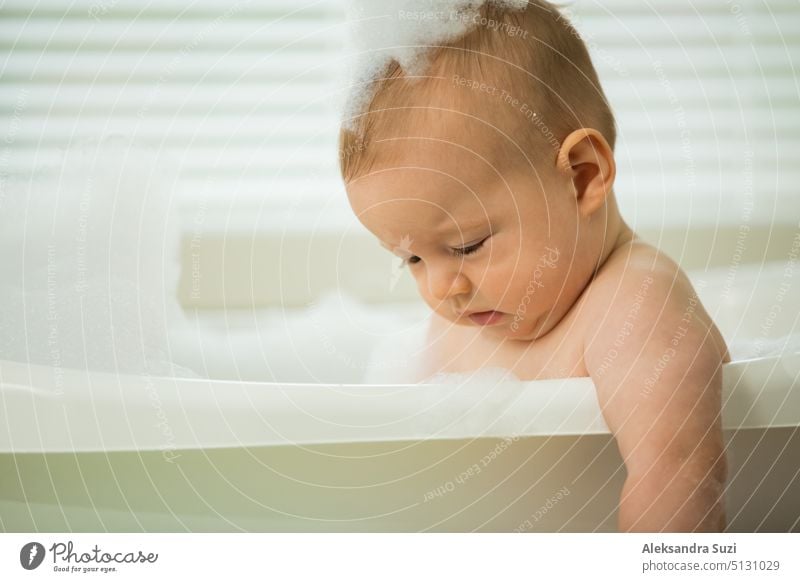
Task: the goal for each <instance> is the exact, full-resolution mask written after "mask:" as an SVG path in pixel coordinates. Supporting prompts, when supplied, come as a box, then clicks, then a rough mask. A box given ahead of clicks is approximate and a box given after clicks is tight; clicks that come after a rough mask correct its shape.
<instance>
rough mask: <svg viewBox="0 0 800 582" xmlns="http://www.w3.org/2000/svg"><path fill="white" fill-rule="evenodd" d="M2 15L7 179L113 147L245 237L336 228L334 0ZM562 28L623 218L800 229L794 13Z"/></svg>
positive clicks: (589, 18)
mask: <svg viewBox="0 0 800 582" xmlns="http://www.w3.org/2000/svg"><path fill="white" fill-rule="evenodd" d="M1 1H2V0H0V2H1ZM0 6H1V8H0V15H1V16H0V51H2V55H0V111H2V112H3V114H4V117H7V116H10V118H11V123H10V124H9V125H8V130H7V131H6V135H7V136H8V135H12V137H13V139H12V140H11V145H10V146H9V145H8V144H5V145H6V146H7V147H5V148H4V150H3V157H2V158H0V165H2V167H1V168H0V170H2V171H3V172H10V173H14V172H19V173H23V172H27V171H29V170H30V169H31V168H33V167H36V166H38V165H41V164H43V163H45V164H46V163H49V162H53V161H55V160H57V159H58V156H59V151H60V150H61V149H63V148H67V147H70V146H72V145H74V144H76V143H80V141H81V140H84V139H87V138H96V137H99V136H101V135H107V134H121V135H124V136H128V137H130V138H133V139H134V140H135V141H138V142H140V143H145V144H147V145H148V147H151V148H153V149H155V150H157V151H159V152H162V153H163V154H164V155H165V156H167V155H168V156H171V157H172V158H174V159H175V160H176V163H177V164H179V165H180V167H181V168H182V169H183V176H184V181H183V182H182V184H181V185H180V186H179V188H180V190H181V192H180V193H181V194H182V198H183V200H184V201H185V202H186V203H187V204H188V206H187V209H192V208H193V206H196V205H197V204H198V203H201V204H202V207H203V208H212V207H216V208H221V209H233V210H237V211H238V212H237V214H238V215H239V216H241V217H243V220H244V221H245V224H247V222H248V221H251V222H254V218H253V216H255V215H256V214H258V212H256V213H254V210H255V209H259V211H261V210H263V208H262V207H264V205H266V207H267V208H268V210H269V212H272V213H273V214H274V215H275V216H277V215H279V214H280V212H283V211H285V210H286V209H287V208H288V209H289V210H290V211H291V212H292V213H294V214H295V215H296V216H299V217H302V216H303V212H301V209H302V208H303V207H312V208H319V207H324V208H325V209H326V210H325V220H327V219H328V218H330V216H333V215H334V214H337V213H339V214H338V215H339V216H344V214H346V211H347V209H346V202H345V200H344V196H343V194H342V190H341V185H340V183H339V181H338V173H337V172H336V168H335V165H336V149H335V142H336V126H337V123H338V111H337V108H336V106H335V103H337V101H338V98H339V95H338V93H337V91H338V89H339V85H338V84H337V83H336V78H337V77H340V76H341V75H342V74H343V63H342V61H341V59H342V57H343V52H344V51H343V46H344V37H345V34H346V30H345V22H344V9H343V6H342V2H341V1H340V0H322V1H317V2H312V1H308V0H296V1H291V0H251V1H249V2H232V1H225V0H195V1H194V2H192V1H177V0H160V1H151V2H146V1H141V0H41V1H39V2H31V1H30V0H6V1H5V2H2V3H0ZM568 12H569V14H570V15H572V16H573V19H574V21H575V24H576V26H577V28H578V29H579V30H580V31H581V32H582V33H583V34H584V36H585V38H586V40H587V43H588V45H589V47H590V50H591V51H592V53H593V55H594V59H595V63H596V65H597V67H598V69H599V72H600V76H601V80H602V83H603V85H604V87H605V90H606V92H607V95H608V97H609V100H610V101H611V104H612V106H613V108H614V111H615V113H616V115H617V119H618V125H619V142H618V149H617V153H618V162H619V177H618V187H617V194H618V197H619V199H620V203H621V205H622V209H623V211H624V213H625V215H626V217H627V218H628V219H630V220H631V221H633V222H634V223H637V224H648V225H653V224H660V223H661V222H662V221H665V222H667V223H671V224H685V223H686V220H687V218H688V217H689V216H690V215H691V216H693V220H695V219H698V220H701V221H706V222H708V221H711V222H714V221H721V222H727V223H733V222H737V221H741V220H743V219H746V220H795V219H796V218H797V216H798V215H800V208H798V206H800V196H799V195H798V191H797V187H796V184H798V183H800V180H798V178H800V164H798V161H800V160H798V158H799V157H800V147H799V146H800V114H798V113H800V107H798V102H799V99H800V97H799V96H800V91H799V90H798V80H797V71H796V69H795V67H796V66H797V65H798V64H799V63H800V4H798V3H797V2H796V0H769V1H766V0H736V1H727V0H702V1H698V0H695V1H689V0H670V1H669V2H666V1H663V2H653V1H643V0H636V1H630V0H603V1H602V2H601V1H599V0H598V1H595V0H580V1H577V2H574V3H572V4H571V5H570V6H569V8H568ZM190 212H192V213H195V212H196V210H190ZM221 214H224V213H219V212H217V213H212V212H208V213H206V215H205V216H206V218H207V219H210V218H211V217H214V216H217V217H218V216H220V215H221ZM314 220H316V219H314ZM325 220H322V221H321V222H320V224H322V223H324V222H325Z"/></svg>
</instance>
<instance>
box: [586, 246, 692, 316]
mask: <svg viewBox="0 0 800 582" xmlns="http://www.w3.org/2000/svg"><path fill="white" fill-rule="evenodd" d="M690 297H695V294H694V289H693V288H692V284H691V282H690V281H689V278H688V277H687V276H686V274H685V273H684V272H683V270H682V269H681V268H680V267H679V266H678V265H677V263H675V261H673V260H672V259H671V258H669V257H668V256H667V255H665V254H664V253H663V252H661V251H659V250H658V249H657V248H655V247H653V246H652V245H649V244H647V243H645V242H642V241H641V240H639V239H634V240H632V241H630V242H629V243H627V244H625V245H623V246H621V247H619V248H618V249H616V250H615V251H614V252H613V253H612V254H611V255H610V256H609V257H608V259H607V260H606V262H605V264H604V265H603V266H602V267H601V268H600V269H599V271H598V272H597V275H596V276H595V278H594V279H593V281H592V283H591V285H590V288H589V290H588V292H587V294H586V308H587V309H586V311H587V312H589V313H592V314H594V317H593V318H592V321H593V322H594V327H598V326H601V325H604V324H607V323H609V322H613V321H615V320H618V319H619V318H620V317H622V318H624V317H626V316H627V311H628V309H627V308H629V307H634V309H635V310H636V311H637V313H638V314H639V315H647V314H648V312H650V313H649V315H653V316H658V317H660V315H663V314H665V312H668V311H670V310H675V309H678V310H679V309H682V306H684V305H685V304H686V303H687V301H688V300H689V298H690ZM645 298H650V300H648V301H644V299H645ZM695 298H696V297H695ZM598 314H604V315H605V317H601V318H598V317H596V316H597V315H598ZM604 320H605V321H604Z"/></svg>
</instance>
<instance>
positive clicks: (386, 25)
mask: <svg viewBox="0 0 800 582" xmlns="http://www.w3.org/2000/svg"><path fill="white" fill-rule="evenodd" d="M485 4H492V5H495V6H498V7H502V8H507V9H516V10H520V9H522V8H525V6H526V5H527V4H528V1H527V0H400V1H398V0H350V3H349V8H350V10H349V14H348V19H349V22H350V33H351V43H352V50H353V52H354V71H353V75H352V76H353V79H352V81H353V82H354V84H355V85H356V86H357V87H358V90H356V91H353V92H351V94H350V96H349V101H348V104H347V107H346V111H345V124H348V123H349V122H350V120H352V119H353V118H354V117H356V116H357V115H358V114H359V113H360V111H361V110H362V109H363V107H364V106H365V104H366V103H367V102H368V101H369V99H370V97H371V96H372V92H373V91H372V89H373V88H371V84H372V82H374V81H375V80H376V79H378V78H379V77H380V76H381V75H382V74H383V73H384V72H385V70H386V69H387V67H388V66H389V65H390V63H392V62H396V63H397V64H398V65H399V66H400V67H401V68H402V69H403V71H405V72H406V74H408V75H417V74H423V73H424V70H425V68H426V65H427V64H428V56H429V52H430V48H431V47H436V46H439V45H441V44H443V43H447V42H450V41H453V40H455V39H457V38H459V37H461V36H463V35H464V34H466V33H467V32H469V31H470V30H471V29H473V28H475V27H476V26H478V25H479V24H480V22H481V15H480V8H481V7H482V6H483V5H485Z"/></svg>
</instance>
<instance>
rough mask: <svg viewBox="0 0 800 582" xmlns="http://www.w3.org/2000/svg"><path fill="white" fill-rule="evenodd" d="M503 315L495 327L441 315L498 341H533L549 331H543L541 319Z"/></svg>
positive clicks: (510, 314) (463, 318)
mask: <svg viewBox="0 0 800 582" xmlns="http://www.w3.org/2000/svg"><path fill="white" fill-rule="evenodd" d="M502 313H503V318H502V319H501V320H500V321H498V322H497V323H495V324H493V325H481V324H480V323H475V322H474V321H472V320H471V319H470V318H468V317H453V316H452V315H450V314H440V315H441V316H442V317H443V318H444V319H446V320H448V321H450V322H451V323H453V324H455V325H458V326H462V327H466V328H469V329H474V330H477V331H480V333H481V334H483V335H485V336H488V337H493V338H497V339H506V340H515V341H533V340H535V339H536V338H538V337H540V336H542V335H544V334H545V333H547V331H549V330H545V329H541V327H542V326H541V325H540V320H541V318H538V317H537V318H535V319H529V318H524V319H523V318H520V317H519V316H517V315H514V314H512V313H505V312H502Z"/></svg>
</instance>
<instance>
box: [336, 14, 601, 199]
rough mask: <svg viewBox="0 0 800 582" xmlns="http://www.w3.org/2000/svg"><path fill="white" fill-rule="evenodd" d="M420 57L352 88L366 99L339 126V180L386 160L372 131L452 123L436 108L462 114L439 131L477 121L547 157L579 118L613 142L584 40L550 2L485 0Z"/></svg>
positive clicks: (405, 132) (503, 140)
mask: <svg viewBox="0 0 800 582" xmlns="http://www.w3.org/2000/svg"><path fill="white" fill-rule="evenodd" d="M427 56H428V59H427V66H426V68H425V71H424V74H421V75H419V74H409V73H407V72H406V71H404V70H403V68H402V67H401V65H400V63H399V62H397V61H396V60H392V61H391V62H390V63H389V64H388V65H387V67H386V70H385V72H384V73H383V74H382V75H380V76H379V78H376V79H374V80H372V81H370V83H369V84H368V85H369V86H367V87H364V86H361V87H357V88H356V89H355V90H358V91H367V92H368V96H369V98H368V99H367V100H366V102H365V105H364V107H363V108H362V110H361V111H357V112H356V115H354V116H353V117H352V118H351V119H346V120H345V122H344V123H343V125H342V128H341V130H340V135H339V161H340V170H341V174H342V177H343V179H344V181H345V182H346V183H347V182H350V181H352V180H353V179H355V178H357V177H359V176H362V175H364V174H366V173H368V172H369V171H372V170H373V169H375V168H376V167H377V166H379V165H381V164H387V163H391V162H392V160H388V159H384V156H385V155H386V154H385V153H384V152H385V150H379V148H376V147H373V144H375V143H376V142H377V141H378V140H381V139H385V138H397V137H404V136H411V135H413V132H414V131H415V128H420V127H425V128H428V129H432V130H434V131H436V130H437V126H442V125H443V124H445V123H449V124H450V125H452V124H453V123H452V122H453V119H452V117H445V116H443V115H442V110H443V109H445V110H453V111H457V112H458V113H459V114H462V115H464V116H465V117H464V118H463V119H464V123H463V124H459V123H456V125H462V126H463V127H460V128H454V127H448V128H444V127H439V130H441V131H443V132H445V133H450V134H452V133H454V132H455V131H457V130H459V129H461V130H462V135H463V131H467V132H468V137H467V139H469V137H476V136H475V135H474V134H475V132H476V131H480V129H476V128H480V127H483V129H485V130H486V132H487V133H484V134H482V135H483V138H484V139H485V136H486V135H487V134H490V133H491V132H492V131H494V132H495V134H496V136H495V139H499V140H500V143H499V144H498V149H499V150H502V151H508V152H510V151H511V150H515V151H517V152H524V153H525V155H526V156H528V157H529V159H532V160H533V159H542V156H545V157H546V159H548V160H551V161H552V162H553V163H555V160H556V157H557V154H558V150H559V148H560V144H561V142H562V141H563V139H564V138H565V137H566V136H567V135H569V134H570V133H572V132H573V131H574V130H576V129H579V128H581V127H591V128H594V129H596V130H598V131H599V132H600V133H601V134H602V135H603V137H604V138H605V139H606V141H607V142H608V143H609V145H610V146H611V148H612V149H613V148H614V144H615V141H616V129H615V123H614V115H613V113H612V111H611V108H610V106H609V104H608V101H607V100H606V97H605V94H604V93H603V90H602V87H601V86H600V82H599V80H598V77H597V72H596V71H595V68H594V66H593V64H592V61H591V58H590V56H589V52H588V50H587V47H586V44H585V43H584V41H583V39H582V38H581V36H580V34H579V33H578V32H577V31H576V30H575V28H574V27H573V26H572V25H571V24H570V22H569V21H568V20H567V18H566V17H565V16H564V15H563V14H562V13H561V12H560V11H559V9H558V8H557V7H556V6H555V5H554V4H551V3H550V2H546V1H544V0H532V1H530V2H528V5H527V7H526V8H523V9H517V10H515V9H510V8H507V7H505V8H504V7H502V6H498V5H495V4H492V3H488V2H487V3H486V4H484V5H483V6H482V7H481V8H480V10H479V11H478V15H477V16H476V17H475V18H474V21H473V23H472V26H471V27H470V28H469V30H468V31H467V32H466V33H465V34H464V35H463V36H461V37H459V38H457V39H456V40H453V41H451V42H446V43H441V44H439V45H437V46H432V47H431V48H430V49H429V51H428V55H427ZM444 120H448V121H444ZM476 124H477V125H476ZM467 127H469V129H467ZM461 139H464V138H463V137H462V138H461ZM517 155H519V154H517ZM379 158H380V159H379Z"/></svg>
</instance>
